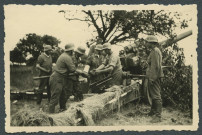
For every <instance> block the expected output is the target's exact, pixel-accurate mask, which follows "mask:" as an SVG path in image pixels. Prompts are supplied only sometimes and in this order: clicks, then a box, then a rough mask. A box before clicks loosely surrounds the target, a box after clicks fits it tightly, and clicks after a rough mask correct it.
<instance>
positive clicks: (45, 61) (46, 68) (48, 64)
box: [36, 45, 52, 105]
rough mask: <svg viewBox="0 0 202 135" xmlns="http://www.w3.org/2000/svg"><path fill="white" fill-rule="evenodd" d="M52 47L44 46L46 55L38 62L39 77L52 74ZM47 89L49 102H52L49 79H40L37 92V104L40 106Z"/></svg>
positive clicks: (40, 57)
mask: <svg viewBox="0 0 202 135" xmlns="http://www.w3.org/2000/svg"><path fill="white" fill-rule="evenodd" d="M51 51H52V47H51V46H50V45H45V46H44V53H42V54H41V55H40V56H39V57H38V60H37V64H36V68H38V69H39V70H40V74H39V76H50V75H51V72H52V57H51V55H50V53H51ZM45 88H46V89H47V95H48V101H50V97H51V94H50V87H49V78H43V79H40V83H39V89H38V91H37V104H38V105H40V104H41V101H42V97H43V90H44V89H45Z"/></svg>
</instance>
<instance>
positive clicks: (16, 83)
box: [10, 65, 39, 90]
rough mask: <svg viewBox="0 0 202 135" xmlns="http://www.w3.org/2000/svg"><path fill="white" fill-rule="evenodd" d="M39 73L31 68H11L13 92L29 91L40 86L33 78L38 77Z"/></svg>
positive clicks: (12, 66)
mask: <svg viewBox="0 0 202 135" xmlns="http://www.w3.org/2000/svg"><path fill="white" fill-rule="evenodd" d="M38 74H39V73H38V71H37V70H36V69H35V68H34V67H31V66H21V65H20V66H18V65H11V66H10V86H11V90H28V89H33V88H35V87H37V86H38V83H39V82H38V81H34V80H33V77H34V76H38Z"/></svg>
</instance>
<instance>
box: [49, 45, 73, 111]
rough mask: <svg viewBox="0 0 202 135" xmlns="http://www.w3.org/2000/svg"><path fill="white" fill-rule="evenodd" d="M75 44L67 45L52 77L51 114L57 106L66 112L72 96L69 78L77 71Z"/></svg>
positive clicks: (50, 81)
mask: <svg viewBox="0 0 202 135" xmlns="http://www.w3.org/2000/svg"><path fill="white" fill-rule="evenodd" d="M73 50H74V44H67V45H66V46H65V50H64V51H65V52H64V53H63V54H61V55H60V57H59V58H58V60H57V62H56V66H55V69H54V72H53V74H52V75H51V77H50V80H49V83H50V90H51V99H50V103H49V113H54V112H55V106H56V105H57V104H58V102H59V105H60V111H64V110H66V102H67V100H68V98H69V97H70V96H71V95H72V89H71V88H72V81H71V80H70V79H69V78H68V77H69V75H70V74H71V73H74V72H75V71H76V67H75V64H74V63H73V60H72V55H73Z"/></svg>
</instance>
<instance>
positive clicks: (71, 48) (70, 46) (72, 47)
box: [64, 43, 74, 52]
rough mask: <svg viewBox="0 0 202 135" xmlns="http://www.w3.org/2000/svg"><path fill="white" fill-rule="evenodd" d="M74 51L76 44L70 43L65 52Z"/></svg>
mask: <svg viewBox="0 0 202 135" xmlns="http://www.w3.org/2000/svg"><path fill="white" fill-rule="evenodd" d="M72 50H74V44H73V43H68V44H66V45H65V50H64V51H66V52H67V51H72Z"/></svg>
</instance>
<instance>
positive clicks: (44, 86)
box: [36, 78, 51, 104]
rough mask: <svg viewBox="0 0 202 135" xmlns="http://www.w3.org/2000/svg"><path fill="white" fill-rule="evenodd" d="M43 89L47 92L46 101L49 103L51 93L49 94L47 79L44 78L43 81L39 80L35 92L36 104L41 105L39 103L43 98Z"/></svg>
mask: <svg viewBox="0 0 202 135" xmlns="http://www.w3.org/2000/svg"><path fill="white" fill-rule="evenodd" d="M45 89H46V90H47V96H48V101H49V102H50V97H51V93H50V86H49V79H48V78H44V79H41V80H40V83H39V89H38V90H37V92H36V94H37V104H41V101H42V98H43V91H44V90H45Z"/></svg>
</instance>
